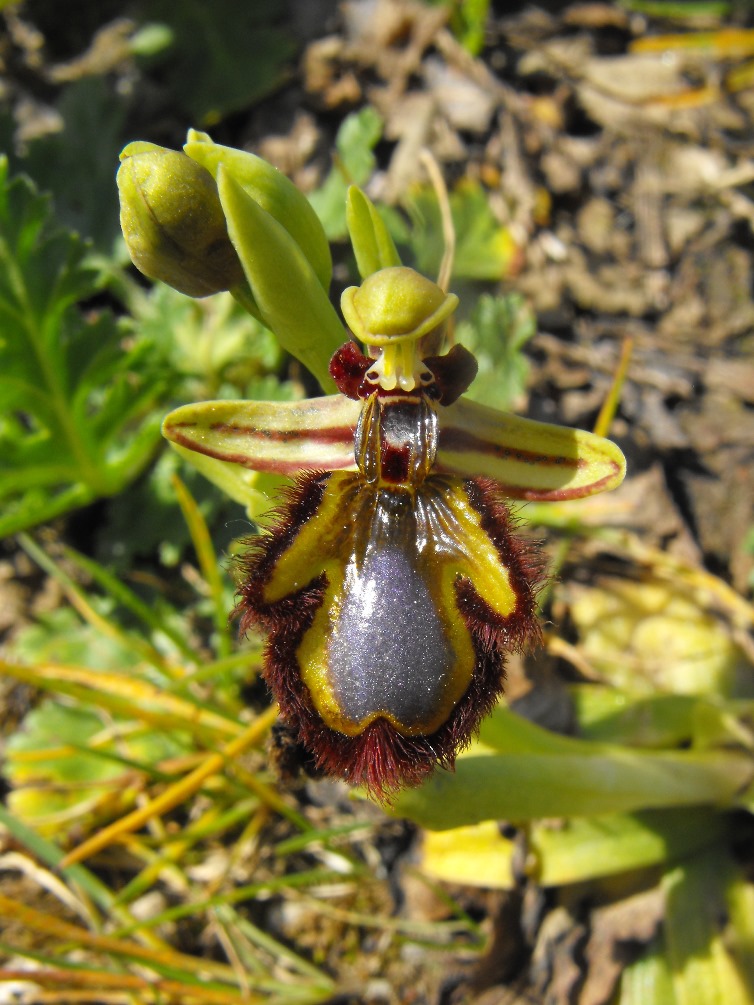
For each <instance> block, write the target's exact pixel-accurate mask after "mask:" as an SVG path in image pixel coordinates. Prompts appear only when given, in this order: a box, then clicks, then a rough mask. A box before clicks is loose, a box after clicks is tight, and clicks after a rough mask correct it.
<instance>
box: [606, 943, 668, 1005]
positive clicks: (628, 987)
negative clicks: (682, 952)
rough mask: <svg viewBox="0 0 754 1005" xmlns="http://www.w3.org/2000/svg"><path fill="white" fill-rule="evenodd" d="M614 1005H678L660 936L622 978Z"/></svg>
mask: <svg viewBox="0 0 754 1005" xmlns="http://www.w3.org/2000/svg"><path fill="white" fill-rule="evenodd" d="M615 1005H677V1001H676V997H675V994H674V992H673V979H672V977H671V973H670V965H669V963H668V958H667V955H666V953H665V951H664V943H663V940H662V939H661V938H660V937H659V936H658V937H655V938H654V939H653V940H652V942H651V943H650V944H649V948H648V949H647V951H646V952H645V953H644V954H643V956H641V957H640V958H639V959H638V960H636V961H635V962H633V963H629V964H628V966H627V967H626V968H625V970H624V971H623V973H622V974H621V983H620V992H619V995H618V997H617V998H616V999H615Z"/></svg>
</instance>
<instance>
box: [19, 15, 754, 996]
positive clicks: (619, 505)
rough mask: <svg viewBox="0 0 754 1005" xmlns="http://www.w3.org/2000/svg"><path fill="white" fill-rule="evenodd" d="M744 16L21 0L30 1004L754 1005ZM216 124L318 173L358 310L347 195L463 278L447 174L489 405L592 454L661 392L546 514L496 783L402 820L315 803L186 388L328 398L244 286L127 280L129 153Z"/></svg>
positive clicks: (498, 718) (22, 990)
mask: <svg viewBox="0 0 754 1005" xmlns="http://www.w3.org/2000/svg"><path fill="white" fill-rule="evenodd" d="M750 21H751V14H750V11H749V10H748V8H747V5H745V4H735V3H719V2H679V3H662V4H657V3H649V2H644V0H641V2H640V0H631V2H628V0H626V2H624V3H609V4H598V5H582V4H571V5H568V4H557V3H550V4H543V5H541V6H540V7H538V8H525V7H523V6H521V7H518V6H516V8H515V10H511V9H510V6H509V5H506V4H497V5H495V4H489V3H485V2H467V3H462V2H450V0H449V2H447V3H434V4H430V3H419V2H416V3H409V2H406V3H403V2H398V0H395V2H388V0H384V2H381V3H374V4H370V3H351V4H344V5H338V4H336V3H335V2H324V0H323V2H320V0H312V2H304V0H301V2H296V0H290V2H287V3H281V2H277V0H276V2H273V0H266V2H264V0H255V2H250V3H247V4H243V5H239V4H235V3H231V2H230V0H216V2H214V3H212V4H204V3H200V2H199V0H185V2H184V3H182V4H181V5H176V4H171V3H168V2H166V0H164V2H163V0H154V2H150V3H146V2H145V3H141V4H140V3H136V2H132V3H126V2H122V0H100V2H97V3H94V2H91V3H85V2H81V0H78V2H74V3H70V4H66V5H61V4H59V3H55V2H50V0H47V2H42V0H39V2H34V0H26V2H23V3H5V4H3V5H2V35H1V37H0V61H1V67H2V69H1V75H0V112H1V118H0V137H1V141H0V148H1V149H2V151H3V152H4V160H3V165H2V173H1V174H0V406H1V407H0V535H1V536H2V538H3V541H2V561H1V562H0V592H1V598H2V599H1V600H0V626H1V628H2V631H3V648H2V656H1V662H0V669H1V670H2V676H1V677H0V690H1V692H2V695H3V716H2V718H3V735H4V740H3V761H2V774H3V779H4V787H5V799H4V803H3V806H2V807H0V823H1V824H2V835H1V838H0V840H1V842H2V843H1V845H0V869H1V870H2V872H0V881H1V882H0V906H2V909H3V910H2V916H3V922H2V933H1V934H0V944H1V945H2V951H3V953H4V954H5V960H4V965H3V969H2V971H1V972H0V987H2V988H3V992H4V993H5V990H6V989H7V994H8V996H10V995H11V994H15V995H16V998H15V999H14V1000H19V1001H23V1002H37V1001H45V1002H51V1001H58V1002H66V1003H67V1002H73V1001H80V1002H92V1003H94V1002H96V1003H100V1002H118V1003H119V1002H129V1003H130V1002H137V1003H141V1002H145V1003H147V1002H160V1003H164V1002H176V1003H178V1002H181V1003H187V1005H191V1003H193V1002H197V1003H201V1002H208V1003H209V1002H250V1001H251V1002H254V1001H271V1002H286V1003H287V1002H309V1001H312V1002H313V1001H354V1002H357V1001H358V1002H361V1001H365V1000H366V1001H378V1002H379V1001H386V1002H404V1001H417V1002H423V1001H426V1002H435V1001H437V1002H441V1001H442V1002H457V1001H476V1000H477V999H478V1000H480V1001H482V1000H484V1001H485V1002H494V1001H500V1002H502V1001H509V1002H515V1001H521V1002H539V1001H547V1002H553V1003H558V1005H559V1003H561V1002H563V1003H566V1002H575V1001H578V1002H581V1003H590V1005H598V1003H600V1002H606V1003H607V1002H620V1003H621V1005H629V1003H641V1005H652V1003H655V1002H656V1003H658V1005H673V1003H675V1002H677V1003H679V1005H694V1003H700V1005H710V1003H716V1002H720V1005H737V1003H742V1005H745V1003H748V1002H750V1001H751V1000H752V997H754V992H753V991H752V987H753V986H754V956H753V955H752V953H753V952H754V950H753V948H752V947H753V946H754V891H753V889H752V886H751V883H750V882H749V877H750V873H751V866H752V862H751V853H750V847H751V815H750V810H751V790H750V783H751V778H752V765H753V764H754V762H753V761H752V746H753V745H754V739H753V738H752V731H751V716H752V711H753V706H752V698H753V697H754V680H753V679H752V667H753V664H752V655H753V652H752V650H753V647H752V640H751V629H752V625H753V624H754V612H753V611H752V604H751V592H750V591H751V585H752V584H751V576H752V562H751V552H752V550H754V549H753V547H752V524H753V523H754V516H752V513H751V492H750V488H751V484H752V483H751V480H750V474H747V472H750V469H751V454H752V450H753V449H754V431H753V430H752V428H751V421H750V420H751V405H752V397H751V393H752V392H751V388H752V387H754V381H752V380H751V377H752V369H751V368H752V347H753V346H754V342H752V336H751V332H752V319H753V318H754V313H753V312H752V310H751V276H752V271H751V269H752V266H751V255H752V250H753V249H752V238H751V223H752V220H754V213H752V202H751V186H752V183H754V171H752V164H753V163H754V160H753V159H752V158H753V157H754V150H752V138H751V137H752V131H751V126H752V123H751V111H752V103H751V93H752V81H753V80H754V72H753V71H752V69H751V58H752V57H753V56H754V39H753V38H752V28H751V25H750ZM658 39H659V40H660V41H657V40H658ZM652 43H655V50H656V54H655V55H653V54H652ZM700 53H701V55H700ZM637 82H639V83H641V84H642V86H644V87H645V90H644V91H643V92H641V93H638V92H637V91H636V86H637ZM189 126H193V127H196V128H199V129H205V130H207V131H209V132H210V133H211V134H212V136H213V138H214V139H215V140H216V141H218V142H222V143H227V144H229V145H234V146H239V147H244V148H249V149H254V150H255V151H257V152H261V153H262V154H263V155H264V156H268V157H272V158H273V159H275V160H276V162H278V163H279V164H280V166H281V167H283V168H284V169H285V170H286V171H287V172H288V173H289V174H291V175H292V176H293V177H294V179H295V180H296V181H297V182H298V183H299V184H300V185H301V187H302V188H304V189H305V190H306V192H307V194H308V195H309V197H310V199H311V201H312V204H313V205H314V207H315V209H316V210H317V212H318V214H319V215H320V218H321V220H322V222H323V225H324V227H325V229H326V232H327V234H328V237H329V238H330V239H331V241H332V242H333V249H334V257H335V281H334V291H333V292H334V295H336V294H337V292H338V290H339V288H342V287H343V286H345V285H347V284H348V283H349V282H351V281H353V279H354V278H355V270H354V265H353V263H352V261H351V259H350V252H349V251H348V247H347V244H346V242H345V235H346V231H345V217H344V199H345V192H346V188H347V185H348V184H349V183H356V184H359V185H363V186H365V187H366V188H367V189H368V190H369V191H370V193H371V194H372V195H373V197H374V199H375V201H376V202H378V203H379V204H380V205H381V206H382V208H383V211H384V217H385V220H386V222H387V223H388V225H389V227H390V228H391V232H392V233H393V236H394V238H395V240H396V241H397V243H398V244H399V246H400V248H401V252H402V254H403V255H404V256H405V260H406V261H407V262H409V263H412V264H415V265H416V266H417V267H418V268H420V269H421V270H422V271H425V272H426V273H427V274H429V275H432V274H433V273H434V272H435V271H436V270H437V268H438V266H439V262H440V258H441V255H442V248H443V230H442V220H441V216H440V211H439V208H438V205H437V201H436V198H435V196H434V194H433V191H432V188H431V186H430V185H429V183H428V181H427V179H426V178H425V177H423V176H422V175H421V174H417V173H415V171H414V168H415V165H416V161H417V151H418V146H417V144H419V143H421V145H427V146H429V147H430V149H432V150H433V152H434V154H435V156H436V157H437V159H438V160H439V161H440V162H441V163H442V164H443V168H444V171H445V173H446V174H447V177H448V181H449V183H450V204H451V209H452V213H453V219H454V224H455V230H456V240H457V250H456V266H455V273H454V279H453V286H454V289H457V290H458V292H460V293H461V294H462V296H463V301H464V305H465V307H464V312H463V315H462V317H461V319H460V323H459V325H458V329H457V336H458V338H459V339H460V340H462V341H463V342H464V343H465V344H466V345H468V346H469V347H470V348H471V349H473V351H474V352H475V353H476V354H477V356H478V358H479V360H480V377H479V379H478V381H477V383H476V384H475V387H474V394H475V396H476V397H477V398H478V400H482V401H485V402H486V403H489V404H492V405H495V406H496V407H502V408H507V407H511V408H513V407H515V408H517V409H519V408H520V409H523V410H527V411H529V412H530V413H531V414H534V415H536V416H537V417H541V418H548V419H551V420H553V421H566V422H572V423H574V424H580V425H585V426H588V425H591V424H594V423H596V422H598V421H599V419H598V415H599V411H600V406H601V405H602V403H603V402H604V401H605V400H606V399H607V400H610V398H609V395H610V391H611V388H612V387H615V386H617V385H616V381H617V384H620V383H621V381H623V380H625V384H624V394H623V401H622V404H621V406H620V408H618V404H617V401H616V400H613V401H612V404H611V405H610V407H609V409H608V413H605V415H607V417H608V418H610V417H611V418H612V420H613V429H614V431H615V433H616V435H617V436H618V437H619V438H620V441H621V443H622V445H624V446H625V448H626V450H627V453H628V454H629V458H630V461H631V464H632V478H631V479H630V480H629V483H628V485H627V486H626V491H625V492H622V493H620V494H617V495H616V497H615V499H610V500H605V501H603V500H601V499H600V500H596V501H595V502H594V503H593V504H592V503H590V504H588V505H583V504H582V506H581V508H576V507H565V506H561V507H557V506H549V507H545V506H542V507H533V506H532V507H529V508H528V509H527V512H526V516H527V517H528V519H529V520H530V521H531V523H532V524H534V525H535V528H536V532H537V533H538V534H540V535H545V536H546V539H547V547H548V551H549V554H550V556H551V560H552V567H553V570H554V573H555V576H554V579H553V583H552V585H551V587H550V589H549V591H548V595H547V596H546V597H545V598H544V611H545V617H546V621H547V625H548V633H547V640H546V647H545V651H544V652H543V653H541V654H539V656H538V657H536V658H533V659H532V660H528V661H526V662H525V663H524V662H522V663H521V665H520V666H519V665H518V663H516V664H514V665H513V666H512V667H511V673H510V677H511V681H510V688H509V691H510V705H509V707H507V708H501V709H500V710H499V712H498V713H497V714H496V715H495V716H493V717H492V718H491V719H490V720H489V721H488V723H486V724H485V727H484V729H483V731H482V735H481V738H480V743H479V744H478V745H476V746H475V747H474V748H472V750H471V751H470V752H469V754H468V756H466V757H464V758H462V759H461V761H460V762H459V768H458V772H457V774H456V775H455V776H452V777H448V776H445V775H438V776H437V777H436V778H435V779H434V780H433V781H432V782H431V783H430V784H429V785H428V786H426V787H424V788H422V789H421V790H417V791H415V792H410V793H406V794H405V795H404V796H403V797H402V798H401V799H400V800H399V801H398V802H397V803H396V805H395V806H394V807H393V809H392V813H391V814H388V813H386V812H384V811H383V810H382V809H379V808H377V807H374V806H372V805H371V804H369V803H367V802H366V801H364V800H358V799H357V800H354V799H352V798H350V797H349V795H348V793H347V792H346V790H345V789H344V788H342V787H340V786H337V785H333V784H330V783H316V782H314V783H312V782H309V783H306V784H304V783H301V784H300V785H299V786H298V787H293V788H290V787H287V786H283V785H281V784H280V783H279V781H278V779H277V776H276V774H275V772H274V770H273V769H272V768H271V766H270V765H269V763H268V756H267V753H266V749H265V741H266V738H267V735H268V733H269V731H270V729H271V727H272V721H273V718H274V716H273V714H272V713H271V712H270V710H269V707H268V699H267V696H266V693H265V691H264V688H263V687H262V686H261V685H260V684H259V682H258V680H257V672H258V670H259V665H260V654H261V648H260V647H261V640H259V639H254V638H250V639H247V640H244V641H239V640H238V639H237V638H236V635H235V632H234V630H233V627H232V626H231V625H229V623H228V612H229V611H230V610H231V609H232V607H233V585H232V582H231V578H230V576H229V574H228V559H227V556H228V555H229V554H231V553H232V552H233V550H234V549H235V548H236V547H237V545H236V543H235V542H237V541H238V540H239V539H241V538H243V537H244V536H246V535H248V534H249V533H250V532H251V531H252V530H253V526H252V525H251V523H250V521H249V519H248V517H247V515H246V514H245V513H244V511H243V510H242V509H241V507H239V506H238V505H236V504H234V503H232V502H230V501H228V500H227V499H225V498H223V496H222V495H221V494H220V493H219V491H217V490H216V489H214V488H213V486H212V485H210V484H209V483H207V482H205V481H204V480H203V479H201V478H200V477H199V476H198V475H194V474H193V473H192V471H191V470H190V469H188V468H187V467H185V466H183V465H182V464H181V463H180V461H179V459H178V458H177V457H176V456H175V455H174V454H171V453H170V452H168V451H167V450H166V449H165V447H164V446H163V444H162V442H161V440H160V436H159V426H160V423H161V420H162V418H163V416H164V415H165V413H166V412H167V411H169V410H170V408H172V407H174V406H175V405H177V404H182V403H184V402H187V401H198V400H202V399H204V398H215V397H251V398H263V399H273V400H274V399H284V398H293V397H301V396H304V395H307V394H312V393H316V390H317V389H316V386H315V384H314V382H313V380H312V378H311V377H310V376H309V375H308V374H306V373H304V372H303V371H302V370H301V368H300V367H298V366H297V365H296V364H295V363H292V362H291V361H290V360H289V359H287V358H286V357H285V355H284V354H283V353H282V352H281V350H280V348H279V346H278V345H277V343H276V341H275V339H274V338H273V336H272V335H271V334H270V333H269V332H267V331H266V330H265V329H264V328H262V327H261V325H259V324H258V323H257V322H256V321H254V320H253V319H252V318H250V317H249V316H248V315H247V314H245V313H244V312H243V311H242V310H241V309H240V308H239V307H238V305H236V304H235V303H234V302H233V301H232V300H231V298H230V297H229V296H227V295H225V294H220V295H218V296H216V297H213V298H209V299H207V300H190V299H188V298H186V297H184V296H182V295H180V294H178V293H175V292H173V291H172V290H170V289H167V288H165V287H161V286H159V285H158V286H154V287H152V286H151V285H150V284H148V283H146V282H145V281H144V280H143V279H142V278H141V277H140V276H139V275H138V274H136V273H135V271H134V270H133V269H132V268H131V267H130V265H129V262H128V258H127V255H126V252H125V248H124V245H123V242H122V240H121V238H120V235H119V229H118V208H117V194H116V190H115V183H114V176H115V171H116V169H117V164H118V154H119V152H120V150H121V148H122V147H123V146H124V145H125V144H126V143H127V142H129V141H130V140H133V139H136V138H138V139H144V140H150V141H152V142H156V143H160V144H163V145H166V146H170V147H175V148H178V147H180V145H181V144H182V143H183V141H184V138H185V134H186V129H187V128H188V127H189ZM679 165H683V166H684V167H683V170H681V168H680V167H679ZM695 172H696V173H695ZM658 221H659V223H658ZM658 242H659V243H658ZM658 248H659V250H658ZM721 263H722V264H721ZM536 320H538V321H539V327H540V329H542V328H543V329H544V331H543V332H540V334H539V335H538V334H536V332H537V323H536ZM627 345H630V346H632V347H633V352H634V356H633V359H634V362H633V364H632V368H631V369H630V370H629V376H628V378H626V375H625V373H623V374H622V376H621V358H623V360H624V361H625V360H627V358H628V350H627V349H626V348H625V347H626V346H627ZM622 353H623V356H621V354H622ZM605 415H603V421H606V418H605ZM718 464H719V467H718ZM260 487H261V488H264V487H265V486H264V484H262V485H261V486H260ZM728 531H729V532H730V534H729V536H726V534H727V533H728ZM87 841H91V842H93V843H90V844H87V845H84V844H83V843H84V842H87ZM82 845H83V847H84V849H85V856H86V857H85V861H74V860H73V858H66V856H67V855H69V853H71V852H72V851H73V850H74V849H75V848H77V847H79V846H82ZM438 959H442V961H443V966H442V967H438V966H436V963H437V960H438ZM495 996H497V997H495ZM8 1000H11V999H10V998H9V999H8Z"/></svg>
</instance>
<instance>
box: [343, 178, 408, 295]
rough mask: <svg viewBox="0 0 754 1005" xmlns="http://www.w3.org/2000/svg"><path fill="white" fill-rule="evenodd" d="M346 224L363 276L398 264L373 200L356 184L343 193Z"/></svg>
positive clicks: (395, 252) (388, 234)
mask: <svg viewBox="0 0 754 1005" xmlns="http://www.w3.org/2000/svg"><path fill="white" fill-rule="evenodd" d="M346 225H347V227H348V233H349V235H350V238H351V244H352V245H353V253H354V255H355V256H356V265H357V267H358V270H359V275H360V276H361V278H362V279H366V278H367V276H371V275H372V273H373V272H379V271H380V269H387V268H390V267H391V266H394V265H401V264H402V263H401V259H400V255H399V254H398V250H397V248H396V247H395V244H394V243H393V239H392V237H391V236H390V233H389V231H388V229H387V227H386V226H385V223H384V221H383V219H382V217H381V216H380V214H379V213H378V212H377V209H376V207H375V205H374V204H373V203H372V201H371V200H370V199H369V198H368V197H367V196H366V195H365V194H364V193H363V192H362V191H361V189H360V188H357V187H356V186H355V185H351V186H350V187H349V189H348V193H347V195H346Z"/></svg>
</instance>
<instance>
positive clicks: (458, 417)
mask: <svg viewBox="0 0 754 1005" xmlns="http://www.w3.org/2000/svg"><path fill="white" fill-rule="evenodd" d="M437 468H438V470H440V471H448V472H451V473H452V474H456V475H460V476H462V477H474V476H476V475H478V474H479V473H480V472H481V471H483V472H484V473H485V475H486V476H487V477H489V478H494V479H495V481H497V482H499V483H500V485H501V486H502V487H503V489H504V490H505V493H506V495H508V496H509V497H510V498H511V499H527V500H532V501H535V500H536V501H538V502H556V501H559V500H564V499H582V498H584V496H589V495H594V494H595V493H596V492H604V491H606V490H608V489H614V488H617V486H618V485H620V483H621V482H622V481H623V478H624V476H625V473H626V460H625V458H624V456H623V453H622V452H621V450H620V448H619V447H617V446H616V445H615V444H614V443H613V442H612V440H606V439H605V438H604V437H602V436H596V435H595V434H594V433H588V432H586V431H585V430H583V429H571V428H569V427H567V426H555V425H551V424H550V423H546V422H535V421H534V420H533V419H522V418H520V417H519V416H517V415H513V414H511V413H508V412H500V411H498V410H497V409H495V408H488V407H486V406H485V405H479V404H477V402H474V401H469V400H467V399H461V400H460V401H457V402H456V403H455V404H453V405H449V406H448V408H446V409H444V410H443V412H442V414H441V416H440V446H439V450H438V453H437Z"/></svg>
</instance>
